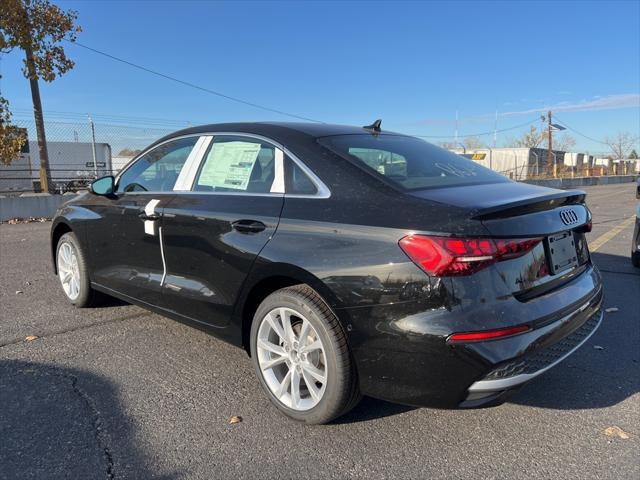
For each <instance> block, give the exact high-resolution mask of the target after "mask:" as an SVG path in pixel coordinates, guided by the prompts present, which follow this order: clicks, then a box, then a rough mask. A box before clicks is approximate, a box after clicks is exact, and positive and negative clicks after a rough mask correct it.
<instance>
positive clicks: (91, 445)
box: [0, 360, 181, 479]
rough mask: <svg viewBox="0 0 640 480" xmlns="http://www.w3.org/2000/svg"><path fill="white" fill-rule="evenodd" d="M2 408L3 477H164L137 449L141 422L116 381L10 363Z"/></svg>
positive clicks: (1, 381)
mask: <svg viewBox="0 0 640 480" xmlns="http://www.w3.org/2000/svg"><path fill="white" fill-rule="evenodd" d="M0 405H1V407H0V408H1V411H0V438H1V439H2V440H1V441H2V448H0V465H2V473H1V474H0V476H2V477H3V478H99V477H106V478H118V477H119V478H151V477H154V478H156V477H157V474H156V473H155V472H154V471H153V469H152V468H151V467H150V463H149V461H148V459H147V458H146V456H145V455H144V453H143V452H142V451H141V450H140V449H139V448H138V447H137V444H136V443H137V442H136V434H135V428H134V423H133V421H132V420H131V419H130V418H129V417H128V415H126V414H125V412H124V411H123V409H122V407H121V403H120V400H119V398H118V395H117V390H116V386H115V385H114V384H113V383H112V382H111V381H109V380H108V379H105V378H103V377H101V376H98V375H95V374H93V373H90V372H87V371H83V370H77V369H71V368H63V367H58V366H55V365H50V364H42V363H34V362H25V361H16V360H4V361H0ZM178 476H181V474H180V473H178V472H176V473H171V474H168V475H164V476H160V478H163V479H171V478H176V477H178Z"/></svg>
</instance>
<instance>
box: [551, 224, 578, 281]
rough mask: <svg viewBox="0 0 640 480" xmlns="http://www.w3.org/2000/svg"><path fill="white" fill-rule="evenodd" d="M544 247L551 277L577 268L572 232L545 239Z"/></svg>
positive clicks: (576, 255) (576, 254)
mask: <svg viewBox="0 0 640 480" xmlns="http://www.w3.org/2000/svg"><path fill="white" fill-rule="evenodd" d="M546 247H547V248H546V250H547V258H548V259H549V269H550V271H551V274H552V275H555V274H557V273H560V272H563V271H565V270H569V269H571V268H574V267H577V266H578V253H577V251H576V243H575V238H574V236H573V233H572V232H562V233H558V234H556V235H551V236H549V237H547V241H546Z"/></svg>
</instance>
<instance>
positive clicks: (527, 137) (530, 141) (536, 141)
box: [504, 125, 544, 148]
mask: <svg viewBox="0 0 640 480" xmlns="http://www.w3.org/2000/svg"><path fill="white" fill-rule="evenodd" d="M543 140H544V134H542V133H540V132H539V131H538V129H537V128H536V127H535V125H531V127H530V128H529V131H528V132H526V133H525V134H524V135H522V136H521V137H520V138H512V139H509V140H507V141H506V142H505V145H504V146H505V147H516V148H536V147H539V146H540V145H541V144H542V142H543Z"/></svg>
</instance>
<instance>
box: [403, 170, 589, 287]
mask: <svg viewBox="0 0 640 480" xmlns="http://www.w3.org/2000/svg"><path fill="white" fill-rule="evenodd" d="M412 194H413V195H415V196H417V197H420V198H424V199H426V200H429V201H432V202H438V203H442V204H444V205H451V206H455V207H458V208H463V209H465V210H467V212H468V213H467V215H468V218H469V220H471V221H478V222H480V223H481V224H482V225H483V226H484V229H485V230H486V232H487V236H490V237H492V238H541V239H542V241H541V242H540V243H539V244H538V245H537V246H536V247H535V248H533V250H531V252H529V253H527V254H526V255H524V256H521V257H518V258H514V259H511V260H507V261H503V262H498V263H496V264H494V265H492V266H490V267H489V268H488V269H487V270H490V271H491V273H490V272H486V273H484V274H482V275H483V276H484V275H489V274H492V275H496V277H495V278H494V280H492V283H493V285H494V286H496V283H495V280H497V279H500V280H501V281H500V282H499V283H501V284H502V285H503V286H504V287H505V290H504V291H503V292H501V293H505V294H506V293H510V294H513V295H515V296H516V297H519V298H520V299H522V300H527V299H530V298H534V297H536V296H538V295H541V294H543V293H545V292H546V291H549V289H551V288H557V287H558V286H560V285H562V284H563V283H566V282H567V281H569V280H570V279H571V278H573V277H574V276H575V275H577V274H579V273H580V272H581V271H582V270H583V269H584V267H583V266H584V265H585V264H586V263H587V262H588V260H589V253H588V249H587V246H586V240H585V237H584V231H585V230H586V228H587V225H588V224H589V223H590V221H591V213H590V212H589V210H588V209H587V207H586V205H585V204H584V199H585V193H584V192H582V191H578V190H569V191H563V190H556V189H552V188H545V187H538V186H535V185H528V184H523V183H516V182H507V183H497V184H495V183H494V184H483V185H466V186H459V187H452V188H439V189H431V190H422V191H419V192H412ZM573 249H575V254H574V250H573ZM574 257H575V258H574ZM487 280H489V279H487ZM463 281H464V280H463Z"/></svg>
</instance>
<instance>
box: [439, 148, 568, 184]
mask: <svg viewBox="0 0 640 480" xmlns="http://www.w3.org/2000/svg"><path fill="white" fill-rule="evenodd" d="M451 151H452V152H455V153H457V154H458V155H462V156H464V157H466V158H469V159H471V160H473V161H474V162H477V163H479V164H480V165H482V166H484V167H487V168H490V169H492V170H495V171H496V172H499V173H501V174H503V175H504V176H505V177H509V178H511V179H513V180H526V179H528V178H532V177H537V176H540V175H544V174H547V173H549V172H551V170H552V168H553V163H554V160H555V161H556V162H557V163H558V165H563V164H564V156H565V152H563V151H560V150H554V151H553V152H552V154H553V155H552V157H551V161H549V160H548V159H547V156H548V153H549V152H548V150H547V149H546V148H475V149H461V148H460V149H453V150H451Z"/></svg>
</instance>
